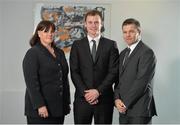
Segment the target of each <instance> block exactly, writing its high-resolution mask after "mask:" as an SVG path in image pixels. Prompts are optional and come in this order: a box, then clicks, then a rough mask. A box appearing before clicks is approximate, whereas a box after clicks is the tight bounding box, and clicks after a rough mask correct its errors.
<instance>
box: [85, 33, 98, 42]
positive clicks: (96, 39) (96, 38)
mask: <svg viewBox="0 0 180 125" xmlns="http://www.w3.org/2000/svg"><path fill="white" fill-rule="evenodd" d="M87 38H88V41H89V43H90V42H91V41H92V40H95V41H96V43H99V40H100V38H101V35H98V36H97V37H95V38H92V37H90V36H89V35H87Z"/></svg>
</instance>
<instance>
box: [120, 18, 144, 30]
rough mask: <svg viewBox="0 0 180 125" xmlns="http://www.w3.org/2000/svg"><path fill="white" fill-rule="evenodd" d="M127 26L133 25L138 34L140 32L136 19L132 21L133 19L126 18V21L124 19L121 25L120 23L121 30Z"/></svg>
mask: <svg viewBox="0 0 180 125" xmlns="http://www.w3.org/2000/svg"><path fill="white" fill-rule="evenodd" d="M129 24H134V25H135V26H136V27H137V29H138V31H139V32H140V31H141V30H140V27H141V26H140V23H139V21H138V20H136V19H134V18H128V19H126V20H125V21H124V22H123V23H122V28H123V26H125V25H129Z"/></svg>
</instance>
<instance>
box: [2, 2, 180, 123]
mask: <svg viewBox="0 0 180 125" xmlns="http://www.w3.org/2000/svg"><path fill="white" fill-rule="evenodd" d="M39 1H40V0H39ZM43 1H48V0H43ZM56 1H57V0H56ZM36 2H37V1H36ZM59 2H62V3H64V2H65V0H64V1H62V0H59ZM68 2H74V3H75V0H69V1H68ZM76 2H78V1H76ZM79 2H80V1H79ZM83 3H102V2H101V1H97V0H84V1H83ZM103 3H108V4H110V5H111V18H109V19H110V20H111V26H110V27H111V29H106V30H110V32H111V38H112V39H114V40H116V41H117V42H118V47H119V49H120V50H122V49H123V48H124V47H125V44H124V42H123V40H122V32H121V24H122V22H123V21H124V19H126V18H129V17H134V18H136V19H138V20H139V21H140V22H141V25H142V31H143V33H142V37H143V41H144V42H145V43H147V44H148V45H149V46H150V47H151V48H153V49H154V51H155V53H156V56H157V61H158V62H157V69H156V74H155V79H154V95H155V101H156V104H157V111H158V115H159V116H158V117H154V119H153V123H180V119H179V118H180V108H178V106H179V105H180V85H179V83H180V78H179V74H180V65H179V64H180V51H179V49H180V42H179V41H180V35H179V33H180V14H179V13H178V12H180V8H179V6H180V1H178V0H174V1H172V0H146V1H144V0H104V1H103ZM34 6H35V1H34V0H29V1H28V2H27V1H24V0H3V1H1V3H0V12H1V13H0V19H1V20H2V21H1V20H0V27H2V28H0V31H1V32H0V35H2V37H0V41H3V42H0V54H1V55H0V58H1V61H0V64H1V65H0V66H1V67H0V68H1V69H0V71H2V72H0V73H1V74H0V76H2V77H0V78H2V80H1V79H0V80H1V81H0V82H1V83H2V86H0V90H2V99H1V98H0V99H1V100H0V102H2V104H1V103H0V106H2V107H0V113H1V114H0V115H1V116H2V119H0V123H25V117H24V116H23V111H24V90H25V84H24V79H23V74H22V59H23V57H24V54H25V52H26V50H27V49H28V48H29V45H28V41H29V38H30V36H31V34H32V31H33V29H34V27H33V26H34V24H33V23H34V13H33V9H34ZM2 12H3V13H2ZM2 29H3V33H2ZM71 85H72V84H71ZM1 87H2V88H3V89H1ZM72 91H73V90H72ZM72 98H73V96H72ZM72 121H73V119H72V112H71V115H70V116H68V119H66V123H72ZM113 123H118V113H117V111H116V110H115V113H114V121H113Z"/></svg>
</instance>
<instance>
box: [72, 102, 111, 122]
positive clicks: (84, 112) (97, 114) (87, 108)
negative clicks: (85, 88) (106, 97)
mask: <svg viewBox="0 0 180 125" xmlns="http://www.w3.org/2000/svg"><path fill="white" fill-rule="evenodd" d="M113 109H114V106H113V102H112V104H111V103H109V104H97V105H90V104H89V103H88V102H86V101H84V100H76V101H75V102H74V109H73V110H74V123H75V124H91V123H92V119H93V118H94V123H95V124H112V117H113Z"/></svg>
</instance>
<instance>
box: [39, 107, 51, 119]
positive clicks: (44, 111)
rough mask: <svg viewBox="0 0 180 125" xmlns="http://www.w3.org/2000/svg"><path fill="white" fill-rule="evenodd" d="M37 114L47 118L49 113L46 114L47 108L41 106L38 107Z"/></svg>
mask: <svg viewBox="0 0 180 125" xmlns="http://www.w3.org/2000/svg"><path fill="white" fill-rule="evenodd" d="M38 114H39V116H40V117H42V118H47V117H48V116H49V114H48V110H47V108H46V106H42V107H40V108H38Z"/></svg>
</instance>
